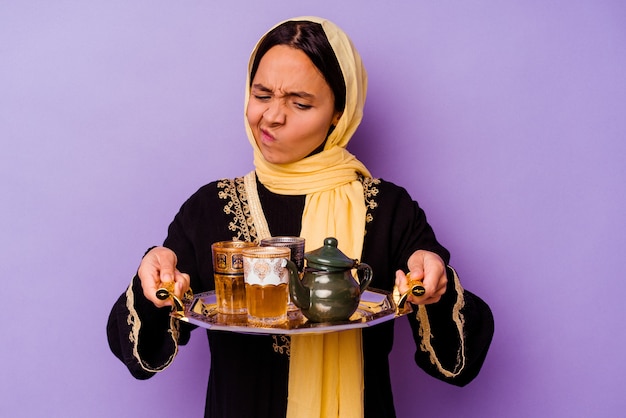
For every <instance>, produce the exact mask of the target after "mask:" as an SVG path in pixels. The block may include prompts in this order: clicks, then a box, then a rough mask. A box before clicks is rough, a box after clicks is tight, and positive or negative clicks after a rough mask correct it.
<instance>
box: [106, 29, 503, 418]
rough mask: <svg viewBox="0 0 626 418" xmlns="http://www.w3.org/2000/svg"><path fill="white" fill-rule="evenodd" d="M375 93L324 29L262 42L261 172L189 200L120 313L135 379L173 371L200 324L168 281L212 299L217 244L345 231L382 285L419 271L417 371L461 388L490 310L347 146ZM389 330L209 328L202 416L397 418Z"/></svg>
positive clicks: (256, 143) (473, 365)
mask: <svg viewBox="0 0 626 418" xmlns="http://www.w3.org/2000/svg"><path fill="white" fill-rule="evenodd" d="M366 89H367V76H366V72H365V69H364V67H363V65H362V63H361V59H360V57H359V54H358V52H357V51H356V49H355V48H354V46H353V45H352V43H351V41H350V39H349V38H348V37H347V35H346V34H345V33H344V32H343V31H342V30H341V29H339V28H338V27H337V26H336V25H334V24H333V23H332V22H329V21H328V20H324V19H319V18H315V17H306V18H299V19H293V20H290V21H286V22H283V23H281V24H279V25H277V26H276V27H274V28H272V29H271V30H270V31H269V32H268V33H267V34H266V35H265V36H264V37H263V38H262V39H261V40H260V42H259V43H258V44H257V46H256V47H255V49H254V51H253V52H252V55H251V59H250V64H249V79H248V89H247V95H246V103H245V105H246V124H245V125H246V126H245V127H246V132H247V135H248V139H249V142H250V144H251V146H252V148H253V153H254V164H255V170H254V172H252V173H248V174H247V175H246V176H244V177H240V178H234V179H222V180H219V181H215V182H212V183H209V184H207V185H206V186H204V187H202V188H201V189H200V190H198V191H197V192H196V193H195V194H194V195H193V196H191V197H190V198H189V199H188V200H187V201H186V202H185V203H184V204H183V206H182V207H181V209H180V211H179V213H178V214H177V215H176V217H175V218H174V220H173V222H172V223H171V225H170V227H169V231H168V236H167V238H166V240H165V242H164V244H163V246H161V247H155V248H152V249H150V250H149V251H148V252H147V253H146V254H145V256H144V258H143V260H142V262H141V265H140V267H139V270H138V272H137V275H136V276H135V277H134V279H133V280H132V283H131V285H130V286H129V288H128V289H127V291H126V292H125V293H124V294H122V295H121V297H120V298H119V299H118V301H117V302H116V303H115V305H114V306H113V309H112V312H111V315H110V318H109V323H108V329H107V331H108V336H109V344H110V347H111V349H112V351H113V352H114V353H115V355H116V356H117V357H119V358H120V359H121V360H122V361H123V362H124V363H125V364H126V366H127V367H128V368H129V370H130V372H131V373H132V375H133V376H135V377H136V378H138V379H145V378H149V377H151V376H152V375H154V374H155V373H156V372H159V371H161V370H163V369H165V368H166V367H167V366H168V365H169V364H170V363H171V362H172V361H173V359H174V357H175V356H176V354H177V349H178V346H179V345H181V344H185V343H186V342H187V341H188V339H189V335H190V331H191V330H192V328H193V327H192V326H190V325H189V324H187V323H179V322H178V321H177V320H176V319H172V318H170V316H169V308H168V302H164V301H161V300H159V299H157V298H156V296H155V292H156V289H157V288H158V287H160V286H161V284H162V282H171V281H174V282H175V293H176V294H177V295H179V296H181V295H182V294H183V293H184V292H185V291H186V290H187V289H188V288H189V287H190V286H191V288H192V289H193V290H194V292H202V291H207V290H212V289H214V283H213V266H212V264H211V263H212V262H211V257H210V254H211V244H212V243H214V242H217V241H224V240H232V239H236V240H243V241H252V242H259V241H260V240H261V239H262V238H265V237H268V236H272V235H273V236H277V235H294V236H302V237H304V238H306V242H307V251H310V250H312V249H315V248H318V247H320V246H321V245H322V243H323V240H324V238H326V237H329V236H333V237H336V238H337V239H338V242H339V247H340V249H341V250H342V251H343V252H344V253H345V254H347V255H348V256H350V257H351V258H354V259H360V260H363V261H364V262H366V263H367V264H369V265H370V266H371V267H372V269H373V271H374V278H373V281H372V283H371V286H372V287H375V288H379V289H385V290H389V291H391V290H392V289H393V287H394V285H397V286H398V287H399V289H400V291H401V292H404V291H405V290H407V278H406V276H405V272H410V273H411V276H412V277H418V278H421V279H422V280H423V283H424V287H425V289H426V291H425V293H424V294H423V295H422V296H420V297H416V296H413V295H411V296H410V297H409V301H410V302H411V303H413V304H414V305H415V311H416V312H417V313H416V314H414V315H410V316H409V321H410V324H411V328H412V331H413V336H414V339H415V342H416V345H417V348H416V354H415V360H416V363H417V365H418V366H420V367H421V368H422V369H423V370H425V371H426V372H427V373H428V374H430V375H432V376H435V377H437V378H439V379H442V380H444V381H447V382H450V383H452V384H455V385H460V386H462V385H465V384H467V383H468V382H470V381H471V380H472V379H473V378H474V377H475V376H476V375H477V374H478V372H479V370H480V367H481V366H482V363H483V360H484V358H485V355H486V353H487V349H488V347H489V344H490V341H491V337H492V334H493V318H492V315H491V312H490V310H489V308H488V306H487V305H486V304H485V303H484V302H483V301H482V300H481V299H480V298H478V297H476V296H475V295H473V294H471V293H470V292H468V291H465V290H464V289H463V288H462V287H461V284H460V282H459V280H458V277H457V276H456V273H455V272H454V270H452V269H451V268H450V267H448V266H447V264H448V262H449V253H448V251H447V250H446V249H445V248H444V247H443V246H442V245H440V244H439V242H438V241H437V240H436V238H435V234H434V233H433V231H432V229H431V227H430V226H429V225H428V223H427V221H426V217H425V214H424V212H423V211H422V209H421V208H420V207H419V206H418V204H417V203H416V202H415V201H413V199H412V198H411V197H410V196H409V195H408V194H407V192H406V191H405V190H404V189H403V188H401V187H399V186H397V185H394V184H392V183H390V182H386V181H384V180H382V179H377V178H373V177H372V176H371V175H370V173H369V171H368V170H367V168H366V167H365V166H364V165H363V164H362V163H361V162H360V161H358V160H357V159H356V157H355V156H354V155H352V154H350V153H349V152H348V151H347V150H346V148H345V147H346V145H347V143H348V141H349V140H350V138H351V137H352V134H353V133H354V132H355V130H356V128H357V126H358V125H359V123H360V121H361V118H362V114H363V106H364V102H365V95H366ZM393 327H394V326H393V322H386V323H383V324H380V325H377V326H374V327H370V328H366V329H363V330H362V331H361V330H349V331H345V332H339V333H330V334H324V335H321V336H320V335H315V336H309V335H306V336H294V337H292V338H287V337H285V336H280V335H248V334H237V333H230V332H220V331H208V332H207V333H208V339H209V344H210V350H211V371H210V376H209V385H208V391H207V402H206V416H207V417H237V418H241V417H261V418H262V417H268V418H275V417H283V416H288V417H298V418H303V417H362V416H366V417H376V418H381V417H393V416H395V412H394V405H393V397H392V393H391V382H390V376H389V362H388V356H389V353H390V351H391V348H392V345H393V337H394V335H393V330H394V328H393ZM433 335H436V337H437V338H436V340H435V339H432V338H431V337H432V336H433Z"/></svg>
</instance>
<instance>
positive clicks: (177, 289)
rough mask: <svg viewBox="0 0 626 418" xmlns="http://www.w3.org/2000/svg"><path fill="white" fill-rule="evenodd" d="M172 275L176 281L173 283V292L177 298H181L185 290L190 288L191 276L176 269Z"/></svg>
mask: <svg viewBox="0 0 626 418" xmlns="http://www.w3.org/2000/svg"><path fill="white" fill-rule="evenodd" d="M174 277H175V282H176V283H175V285H174V294H175V295H176V296H178V297H179V298H182V297H183V295H184V294H185V292H186V291H187V290H189V289H190V288H191V286H190V282H191V278H190V277H189V275H188V274H186V273H181V272H180V271H178V270H176V272H175V276H174Z"/></svg>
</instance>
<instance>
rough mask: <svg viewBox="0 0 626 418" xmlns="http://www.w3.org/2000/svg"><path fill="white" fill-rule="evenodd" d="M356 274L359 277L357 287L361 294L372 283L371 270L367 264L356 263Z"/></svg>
mask: <svg viewBox="0 0 626 418" xmlns="http://www.w3.org/2000/svg"><path fill="white" fill-rule="evenodd" d="M356 274H357V276H359V287H360V288H361V293H363V292H365V289H367V287H368V286H369V285H370V282H371V281H372V278H373V273H372V268H371V267H370V266H369V265H368V264H365V263H358V264H357V265H356Z"/></svg>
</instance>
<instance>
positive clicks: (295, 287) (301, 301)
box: [287, 260, 311, 309]
mask: <svg viewBox="0 0 626 418" xmlns="http://www.w3.org/2000/svg"><path fill="white" fill-rule="evenodd" d="M287 266H288V268H289V296H290V297H291V301H292V302H293V304H294V305H296V306H297V307H298V308H300V309H309V306H310V305H311V293H310V291H309V289H308V288H307V287H306V286H304V284H303V283H302V280H300V275H299V274H298V269H297V267H296V265H295V264H294V263H293V262H292V261H290V260H287Z"/></svg>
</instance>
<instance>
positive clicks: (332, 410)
mask: <svg viewBox="0 0 626 418" xmlns="http://www.w3.org/2000/svg"><path fill="white" fill-rule="evenodd" d="M290 20H305V21H311V22H317V23H319V24H321V25H322V27H323V29H324V32H325V33H326V36H327V37H328V40H329V42H330V44H331V46H332V48H333V51H334V52H335V55H336V56H337V60H338V61H339V65H340V67H341V71H342V73H343V76H344V80H345V84H346V106H345V108H344V111H343V114H342V116H341V118H340V119H339V122H338V124H337V126H336V127H335V129H334V131H333V132H332V133H331V135H329V137H328V139H327V141H326V145H325V147H324V150H323V151H322V152H320V153H318V154H315V155H312V156H310V157H307V158H304V159H303V160H300V161H298V162H295V163H290V164H280V165H279V164H272V163H268V162H267V161H265V159H264V158H263V155H262V154H261V152H260V150H259V148H258V147H257V145H256V142H255V140H254V136H253V134H252V131H251V129H250V126H249V125H248V122H247V119H246V118H245V117H244V120H245V126H246V132H247V135H248V139H249V141H250V143H251V144H252V147H253V149H254V164H255V169H256V173H257V176H258V177H259V180H260V181H261V183H263V184H264V185H265V186H266V187H267V188H268V189H269V190H271V191H272V192H274V193H280V194H286V195H301V194H306V201H305V206H304V213H303V215H302V230H301V232H300V236H302V237H304V238H305V239H306V251H310V250H312V249H315V248H318V247H320V246H322V245H323V240H324V238H326V237H329V236H333V237H335V238H337V240H338V242H339V248H340V249H341V251H343V252H344V253H345V254H346V255H348V256H349V257H351V258H355V259H358V258H360V257H361V251H362V247H363V236H364V233H365V216H366V208H365V201H364V197H363V187H362V184H361V182H360V181H359V180H358V175H359V174H360V175H363V176H366V177H370V173H369V171H368V170H367V168H366V167H365V166H364V165H363V164H362V163H361V162H360V161H359V160H357V159H356V157H354V156H353V155H352V154H350V153H349V152H348V151H347V150H346V149H345V146H346V145H347V143H348V141H349V140H350V138H351V137H352V135H353V134H354V132H355V131H356V129H357V127H358V125H359V123H360V122H361V118H362V116H363V107H364V104H365V96H366V91H367V74H366V72H365V68H364V67H363V64H362V62H361V58H360V56H359V54H358V52H357V51H356V49H355V48H354V46H353V44H352V42H351V41H350V39H349V38H348V36H347V35H346V34H345V33H344V32H343V31H342V30H341V29H340V28H339V27H337V26H336V25H335V24H334V23H332V22H330V21H328V20H325V19H320V18H318V17H300V18H294V19H290ZM277 26H278V25H277ZM257 47H258V45H257ZM256 52H257V48H256V47H255V49H254V50H253V52H252V55H251V57H250V62H249V67H248V77H249V76H250V69H251V67H252V63H253V61H254V57H255V55H256ZM249 85H250V80H249V79H248V82H247V84H246V100H245V107H244V109H245V108H247V104H248V100H249V97H250V88H249ZM289 367H290V372H289V399H288V408H287V417H288V418H320V417H323V418H335V417H340V418H361V417H362V416H363V388H364V381H363V350H362V342H361V331H360V330H349V331H343V332H338V333H329V334H320V335H310V334H307V335H296V336H293V337H292V338H291V357H290V366H289Z"/></svg>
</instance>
